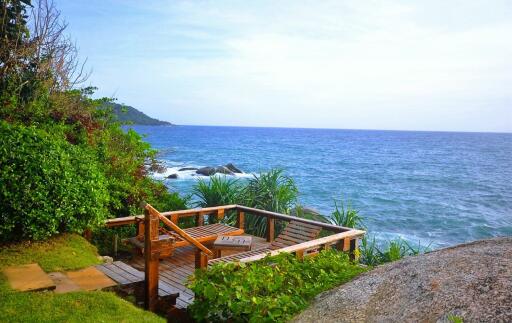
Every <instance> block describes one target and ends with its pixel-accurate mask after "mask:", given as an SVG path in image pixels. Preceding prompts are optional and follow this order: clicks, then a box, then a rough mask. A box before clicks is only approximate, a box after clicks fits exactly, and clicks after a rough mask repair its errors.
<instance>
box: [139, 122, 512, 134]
mask: <svg viewBox="0 0 512 323" xmlns="http://www.w3.org/2000/svg"><path fill="white" fill-rule="evenodd" d="M167 122H170V121H167ZM170 123H171V124H170V125H168V126H169V127H179V126H184V127H224V128H263V129H265V128H270V129H308V130H349V131H393V132H441V133H482V134H504V135H510V134H512V131H510V132H504V131H474V130H417V129H375V128H319V127H304V126H301V127H298V126H247V125H246V126H233V125H205V124H176V123H172V122H170ZM137 126H152V125H137Z"/></svg>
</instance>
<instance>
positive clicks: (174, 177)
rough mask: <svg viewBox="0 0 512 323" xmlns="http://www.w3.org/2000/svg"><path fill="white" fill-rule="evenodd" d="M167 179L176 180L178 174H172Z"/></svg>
mask: <svg viewBox="0 0 512 323" xmlns="http://www.w3.org/2000/svg"><path fill="white" fill-rule="evenodd" d="M167 178H170V179H176V178H178V174H171V175H169V176H167Z"/></svg>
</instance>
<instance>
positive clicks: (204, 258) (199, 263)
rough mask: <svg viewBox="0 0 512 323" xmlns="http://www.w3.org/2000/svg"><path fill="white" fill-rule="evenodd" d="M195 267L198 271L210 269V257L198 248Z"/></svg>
mask: <svg viewBox="0 0 512 323" xmlns="http://www.w3.org/2000/svg"><path fill="white" fill-rule="evenodd" d="M195 265H196V269H199V268H200V269H205V268H206V267H208V255H207V254H205V253H204V252H202V251H201V250H200V249H198V248H196V254H195Z"/></svg>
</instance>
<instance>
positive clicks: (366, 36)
mask: <svg viewBox="0 0 512 323" xmlns="http://www.w3.org/2000/svg"><path fill="white" fill-rule="evenodd" d="M118 5H121V3H118ZM130 5H131V6H133V7H131V9H133V10H134V12H138V11H137V10H142V11H141V12H142V13H143V14H145V15H147V16H141V17H138V18H137V19H135V21H142V22H144V25H140V26H139V27H140V28H134V29H133V31H134V33H135V34H134V35H129V34H128V35H120V37H119V39H118V43H119V46H120V47H121V48H124V49H125V50H126V49H130V48H132V49H133V51H132V52H128V53H126V56H127V59H126V61H125V62H124V63H123V61H122V58H121V59H120V61H118V62H115V63H113V64H112V63H109V65H108V66H106V65H107V64H103V62H104V61H105V60H106V57H108V55H109V54H110V55H114V53H115V55H119V53H118V52H113V53H109V51H107V52H106V53H103V54H102V56H103V58H102V59H96V60H94V62H96V63H99V65H100V67H101V68H102V69H103V70H101V71H100V70H98V68H95V71H96V74H95V76H94V79H95V80H96V81H97V82H98V83H99V84H98V85H100V86H101V87H102V88H104V90H105V91H107V92H108V91H112V90H111V87H112V86H113V84H115V87H116V89H118V96H119V97H120V98H121V100H122V101H124V102H126V103H129V104H133V105H135V106H138V107H142V108H143V109H145V110H146V111H148V112H151V113H153V114H155V115H157V116H159V117H162V118H167V119H170V120H173V121H175V122H178V123H190V124H236V125H260V126H261V125H268V126H306V127H307V126H311V127H340V128H386V129H411V128H412V127H414V128H418V129H433V130H494V131H512V115H511V114H512V113H511V109H512V107H511V106H510V105H511V103H512V94H511V93H510V89H509V88H510V84H511V81H512V76H511V75H512V63H511V61H510V57H512V42H510V41H509V40H508V38H510V34H512V19H510V18H511V17H512V9H511V5H510V4H509V2H502V1H496V2H495V3H493V4H492V5H491V4H489V3H488V2H486V1H464V2H459V3H455V2H450V3H445V2H438V1H430V2H428V3H425V2H411V1H403V2H402V1H371V2H361V1H322V2H319V1H280V2H274V1H271V2H257V3H256V2H250V3H249V2H245V1H241V2H217V1H216V2H156V3H153V4H152V5H149V6H147V5H146V4H145V3H144V5H141V4H140V3H137V2H133V3H131V4H130ZM142 13H141V15H142ZM144 17H146V18H144ZM133 39H137V43H134V42H133ZM105 56H106V57H105ZM106 69H107V71H106V72H105V70H106ZM440 120H441V121H440Z"/></svg>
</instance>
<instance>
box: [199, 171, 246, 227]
mask: <svg viewBox="0 0 512 323" xmlns="http://www.w3.org/2000/svg"><path fill="white" fill-rule="evenodd" d="M242 192H243V186H242V185H241V184H240V183H239V181H238V180H237V179H232V178H227V177H226V176H212V177H210V179H209V180H203V179H200V180H199V181H198V182H197V183H196V184H195V185H194V187H193V189H192V195H193V197H194V198H195V199H196V203H195V204H196V205H197V206H199V207H210V206H220V205H229V204H237V203H239V202H240V200H241V199H242ZM214 221H215V217H214V216H209V217H208V222H209V223H212V222H214ZM234 221H235V220H234V212H228V214H226V217H225V220H224V222H226V223H229V224H234Z"/></svg>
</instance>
